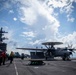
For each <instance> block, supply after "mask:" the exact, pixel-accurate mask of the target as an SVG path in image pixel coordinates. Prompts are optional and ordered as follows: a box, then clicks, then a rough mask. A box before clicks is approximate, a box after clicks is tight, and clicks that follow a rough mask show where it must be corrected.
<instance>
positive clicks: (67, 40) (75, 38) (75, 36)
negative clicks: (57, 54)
mask: <svg viewBox="0 0 76 75" xmlns="http://www.w3.org/2000/svg"><path fill="white" fill-rule="evenodd" d="M57 41H62V42H63V43H64V44H65V45H66V46H67V45H68V44H70V45H71V44H73V47H76V32H73V33H71V34H68V35H66V36H65V35H64V36H63V37H60V38H59V39H58V38H57Z"/></svg>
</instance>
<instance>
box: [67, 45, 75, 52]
mask: <svg viewBox="0 0 76 75" xmlns="http://www.w3.org/2000/svg"><path fill="white" fill-rule="evenodd" d="M67 49H68V50H69V51H71V52H74V51H75V50H76V49H75V48H74V47H73V44H71V45H69V44H68V48H67ZM74 53H75V52H74Z"/></svg>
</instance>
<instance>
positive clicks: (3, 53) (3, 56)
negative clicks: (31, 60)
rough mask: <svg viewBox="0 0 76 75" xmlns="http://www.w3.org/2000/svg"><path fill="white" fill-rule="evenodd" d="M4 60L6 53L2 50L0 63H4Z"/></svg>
mask: <svg viewBox="0 0 76 75" xmlns="http://www.w3.org/2000/svg"><path fill="white" fill-rule="evenodd" d="M5 60H6V53H5V52H4V51H3V52H2V63H3V65H5Z"/></svg>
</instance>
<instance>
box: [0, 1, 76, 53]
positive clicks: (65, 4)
mask: <svg viewBox="0 0 76 75" xmlns="http://www.w3.org/2000/svg"><path fill="white" fill-rule="evenodd" d="M0 27H3V29H4V30H5V31H7V32H8V34H5V37H7V38H8V40H5V41H4V42H6V43H7V51H8V52H10V51H15V52H17V51H19V52H23V51H22V50H16V49H15V48H16V47H33V48H36V46H38V48H40V47H41V43H42V42H49V41H50V42H51V41H59V42H63V43H64V44H63V46H64V47H65V46H68V44H69V45H71V44H73V48H76V0H0ZM24 52H25V53H29V51H24Z"/></svg>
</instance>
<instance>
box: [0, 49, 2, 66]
mask: <svg viewBox="0 0 76 75" xmlns="http://www.w3.org/2000/svg"><path fill="white" fill-rule="evenodd" d="M1 63H2V51H1V50H0V66H1Z"/></svg>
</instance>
